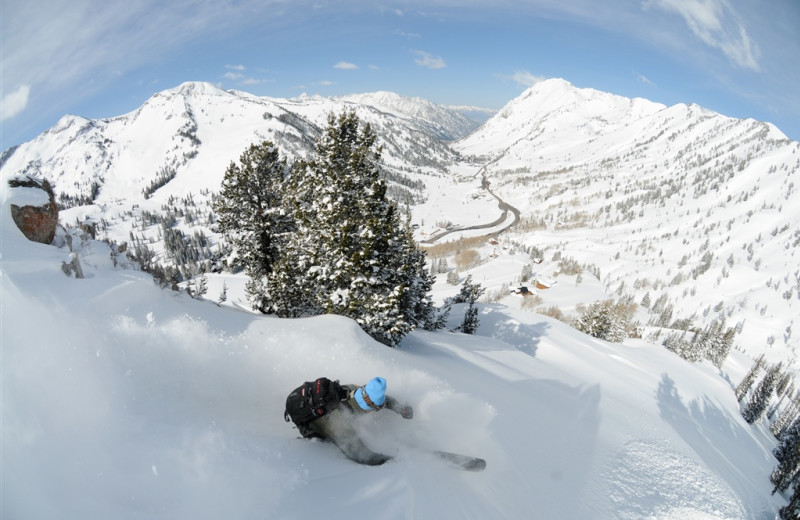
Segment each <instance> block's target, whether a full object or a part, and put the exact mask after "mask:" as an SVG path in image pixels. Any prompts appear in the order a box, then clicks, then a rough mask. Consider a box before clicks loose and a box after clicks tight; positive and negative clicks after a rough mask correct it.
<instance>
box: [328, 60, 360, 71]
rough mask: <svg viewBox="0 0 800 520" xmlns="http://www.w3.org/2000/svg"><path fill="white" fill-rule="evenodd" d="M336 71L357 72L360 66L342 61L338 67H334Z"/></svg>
mask: <svg viewBox="0 0 800 520" xmlns="http://www.w3.org/2000/svg"><path fill="white" fill-rule="evenodd" d="M333 68H334V69H341V70H355V69H357V68H358V65H356V64H355V63H350V62H347V61H340V62H339V63H337V64H336V65H334V66H333Z"/></svg>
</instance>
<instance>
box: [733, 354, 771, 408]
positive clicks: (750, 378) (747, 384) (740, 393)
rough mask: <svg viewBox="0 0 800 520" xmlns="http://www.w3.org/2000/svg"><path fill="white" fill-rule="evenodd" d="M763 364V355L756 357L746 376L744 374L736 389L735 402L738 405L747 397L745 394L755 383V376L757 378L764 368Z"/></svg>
mask: <svg viewBox="0 0 800 520" xmlns="http://www.w3.org/2000/svg"><path fill="white" fill-rule="evenodd" d="M765 362H766V361H765V360H764V354H761V355H760V356H758V358H756V360H755V361H754V362H753V365H752V366H751V367H750V370H749V371H748V372H747V374H745V376H744V378H743V379H742V381H741V382H740V383H739V385H738V386H737V387H736V390H735V394H736V400H737V401H739V402H740V403H741V402H742V401H743V400H744V398H745V397H746V396H747V392H749V391H750V388H752V386H753V383H755V380H756V376H758V372H759V371H760V370H761V369H762V368H763V367H764V363H765Z"/></svg>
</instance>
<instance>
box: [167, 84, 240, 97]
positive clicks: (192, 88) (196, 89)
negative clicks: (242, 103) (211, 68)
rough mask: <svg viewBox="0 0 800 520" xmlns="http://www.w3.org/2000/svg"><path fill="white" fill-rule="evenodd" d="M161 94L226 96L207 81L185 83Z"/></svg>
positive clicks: (223, 91) (221, 90)
mask: <svg viewBox="0 0 800 520" xmlns="http://www.w3.org/2000/svg"><path fill="white" fill-rule="evenodd" d="M162 94H178V95H182V96H227V95H230V94H229V93H228V92H227V91H225V90H223V89H221V88H220V87H218V86H216V85H214V84H213V83H209V82H207V81H187V82H185V83H181V84H180V85H178V86H177V87H175V88H172V89H168V90H165V91H163V92H162Z"/></svg>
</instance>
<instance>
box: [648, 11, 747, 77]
mask: <svg viewBox="0 0 800 520" xmlns="http://www.w3.org/2000/svg"><path fill="white" fill-rule="evenodd" d="M644 5H645V7H651V6H652V7H656V8H658V9H661V10H663V11H667V12H671V13H675V14H678V15H680V16H681V17H682V18H683V20H684V22H685V23H686V25H687V26H688V27H689V29H690V30H691V31H692V33H694V35H695V36H697V37H698V38H699V39H700V40H701V41H702V42H703V43H705V44H706V45H708V46H709V47H712V48H715V49H718V50H720V51H722V53H723V54H724V55H725V56H727V57H728V59H730V60H731V61H732V62H733V63H734V64H735V65H736V66H738V67H741V68H745V69H751V70H755V71H757V70H759V63H758V59H759V54H760V53H759V49H758V46H757V45H756V44H755V42H753V41H752V40H751V38H750V36H749V34H748V33H747V29H746V28H745V26H744V24H743V23H742V22H741V20H740V17H739V15H738V14H737V13H736V11H735V10H734V9H733V8H732V7H731V5H730V4H729V3H728V2H727V1H726V0H702V1H699V2H698V1H692V0H650V1H649V2H646V3H645V4H644Z"/></svg>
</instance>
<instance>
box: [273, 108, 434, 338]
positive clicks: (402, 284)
mask: <svg viewBox="0 0 800 520" xmlns="http://www.w3.org/2000/svg"><path fill="white" fill-rule="evenodd" d="M375 140H376V135H375V133H374V132H372V130H371V128H370V126H369V124H362V123H361V121H360V120H359V118H358V117H357V116H356V114H355V112H345V113H343V114H341V115H339V116H335V115H334V114H331V115H330V116H329V117H328V126H327V128H326V129H325V130H324V131H323V133H322V135H321V137H320V138H319V141H318V142H317V147H316V156H315V157H314V159H313V160H311V161H310V162H303V163H296V165H295V167H294V168H293V169H292V172H291V175H290V181H289V189H288V191H287V195H288V196H287V200H288V201H289V202H290V204H291V208H292V214H293V216H294V217H295V223H296V226H297V229H296V232H295V233H294V234H293V235H292V240H290V241H289V242H288V243H287V245H286V249H285V255H284V256H283V258H281V260H280V261H279V262H278V263H277V264H276V266H275V270H274V272H273V274H272V275H271V276H270V287H271V290H270V294H271V295H272V296H273V299H274V301H275V304H276V309H277V312H278V314H279V315H281V316H301V315H309V314H311V315H313V314H321V313H333V314H340V315H343V316H348V317H350V318H353V319H354V320H356V321H357V322H358V323H359V325H360V326H361V328H362V329H364V331H366V332H367V333H368V334H370V335H371V336H372V337H374V338H375V339H376V340H378V341H380V342H382V343H385V344H387V345H390V346H393V345H396V344H397V343H398V342H399V341H400V339H402V337H403V336H405V335H406V334H407V333H408V332H410V331H411V330H412V329H413V328H414V327H415V326H416V325H417V324H418V323H419V320H420V316H421V315H424V312H425V311H424V308H425V307H426V305H427V303H425V301H424V298H425V297H426V296H425V293H426V292H427V290H429V288H430V285H427V284H429V283H430V278H429V277H428V274H427V272H426V270H425V265H424V256H421V253H420V252H419V251H418V249H417V247H416V244H415V243H414V242H413V239H412V238H411V234H410V233H407V232H406V231H405V229H404V227H403V226H402V225H401V222H400V216H399V211H398V208H397V206H396V205H395V204H394V203H393V202H391V201H389V200H388V198H387V196H386V181H385V180H384V178H383V175H382V174H381V170H380V167H379V161H380V151H379V150H378V149H377V148H376V146H375ZM427 301H428V302H429V301H430V300H427Z"/></svg>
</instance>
